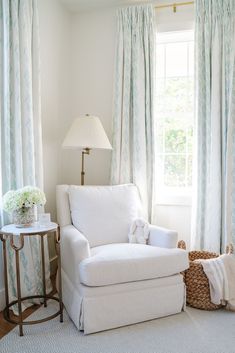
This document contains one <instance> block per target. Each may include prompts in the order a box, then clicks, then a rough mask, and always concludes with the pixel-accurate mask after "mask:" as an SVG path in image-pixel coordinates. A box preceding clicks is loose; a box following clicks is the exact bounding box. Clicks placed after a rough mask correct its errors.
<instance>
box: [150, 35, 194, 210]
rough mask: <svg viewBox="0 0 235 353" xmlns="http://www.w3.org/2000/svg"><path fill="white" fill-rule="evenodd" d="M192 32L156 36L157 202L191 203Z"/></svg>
mask: <svg viewBox="0 0 235 353" xmlns="http://www.w3.org/2000/svg"><path fill="white" fill-rule="evenodd" d="M193 37H194V35H193V31H180V32H167V33H160V34H157V50H156V55H157V57H156V136H155V141H156V173H155V175H156V185H157V188H156V202H157V203H158V204H190V198H191V191H192V162H193V121H194V39H193Z"/></svg>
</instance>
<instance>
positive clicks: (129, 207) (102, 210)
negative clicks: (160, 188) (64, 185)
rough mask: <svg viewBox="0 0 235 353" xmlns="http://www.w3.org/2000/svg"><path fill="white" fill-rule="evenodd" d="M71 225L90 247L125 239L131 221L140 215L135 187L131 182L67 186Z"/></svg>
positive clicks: (124, 241) (123, 241) (125, 240)
mask: <svg viewBox="0 0 235 353" xmlns="http://www.w3.org/2000/svg"><path fill="white" fill-rule="evenodd" d="M68 194H69V201H70V210H71V217H72V223H73V225H74V226H75V227H76V228H77V229H78V230H79V231H80V232H82V233H83V235H84V236H85V237H86V238H87V239H88V241H89V244H90V246H91V247H94V246H99V245H105V244H112V243H126V242H128V233H129V229H130V225H131V223H132V222H133V221H134V220H135V219H136V218H138V217H141V216H142V208H141V202H140V197H139V192H138V189H137V187H136V186H135V185H133V184H127V185H115V186H70V187H69V189H68Z"/></svg>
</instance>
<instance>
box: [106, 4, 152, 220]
mask: <svg viewBox="0 0 235 353" xmlns="http://www.w3.org/2000/svg"><path fill="white" fill-rule="evenodd" d="M117 18H118V34H117V48H116V74H115V95H114V116H113V132H114V134H113V154H112V164H111V184H121V183H130V182H131V183H134V184H136V185H137V186H138V188H139V191H140V196H141V198H142V202H143V205H144V206H145V212H146V217H148V218H149V219H150V218H151V209H152V195H153V172H154V138H153V136H154V113H153V100H154V65H155V64H154V62H155V19H154V9H153V6H152V5H141V6H130V7H126V8H121V9H119V10H118V14H117Z"/></svg>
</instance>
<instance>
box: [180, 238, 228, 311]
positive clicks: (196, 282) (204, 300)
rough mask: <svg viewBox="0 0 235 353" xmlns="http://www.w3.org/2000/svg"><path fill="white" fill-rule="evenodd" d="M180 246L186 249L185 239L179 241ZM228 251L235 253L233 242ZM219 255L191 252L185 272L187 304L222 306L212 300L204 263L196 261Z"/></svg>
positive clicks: (200, 307)
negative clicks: (234, 251)
mask: <svg viewBox="0 0 235 353" xmlns="http://www.w3.org/2000/svg"><path fill="white" fill-rule="evenodd" d="M178 248H181V249H185V250H186V245H185V242H184V241H183V240H181V241H179V242H178ZM226 253H227V254H232V253H233V245H232V244H230V245H228V246H227V248H226ZM218 256H219V255H218V254H216V253H213V252H209V251H190V252H189V269H188V270H186V271H184V273H183V276H184V282H185V284H186V302H187V305H189V306H192V307H194V308H197V309H202V310H215V309H219V308H221V307H222V305H216V304H213V303H212V302H211V298H210V287H209V282H208V278H207V276H206V274H205V272H204V271H203V266H202V264H201V263H200V262H199V261H196V262H195V260H199V259H212V258H215V257H218Z"/></svg>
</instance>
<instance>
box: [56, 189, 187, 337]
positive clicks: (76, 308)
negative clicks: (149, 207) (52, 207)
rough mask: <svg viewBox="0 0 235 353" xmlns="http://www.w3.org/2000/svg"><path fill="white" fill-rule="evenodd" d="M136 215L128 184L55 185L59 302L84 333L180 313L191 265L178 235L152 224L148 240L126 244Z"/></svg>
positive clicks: (134, 191) (136, 201)
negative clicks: (184, 275) (185, 272)
mask: <svg viewBox="0 0 235 353" xmlns="http://www.w3.org/2000/svg"><path fill="white" fill-rule="evenodd" d="M140 216H141V203H140V198H139V193H138V190H137V188H136V186H134V185H133V184H128V185H118V186H68V185H59V186H57V218H58V221H59V224H60V226H61V256H62V283H63V302H64V305H65V308H66V310H67V312H68V314H69V316H70V317H71V319H72V320H73V321H74V323H75V325H76V326H77V327H78V329H79V330H84V333H85V334H88V333H93V332H98V331H102V330H106V329H110V328H114V327H119V326H123V325H128V324H132V323H137V322H141V321H145V320H150V319H154V318H158V317H162V316H166V315H170V314H175V313H179V312H180V311H181V310H182V308H183V307H184V303H185V295H184V294H185V290H184V283H183V279H182V276H181V275H180V272H181V271H183V270H185V269H186V268H188V257H187V253H186V252H185V251H184V250H181V249H177V248H176V243H177V233H176V232H175V231H170V230H168V229H164V228H160V227H156V226H153V225H151V226H150V236H149V245H143V244H129V243H128V231H129V227H130V225H131V223H132V222H133V220H135V219H136V218H139V217H140Z"/></svg>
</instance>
